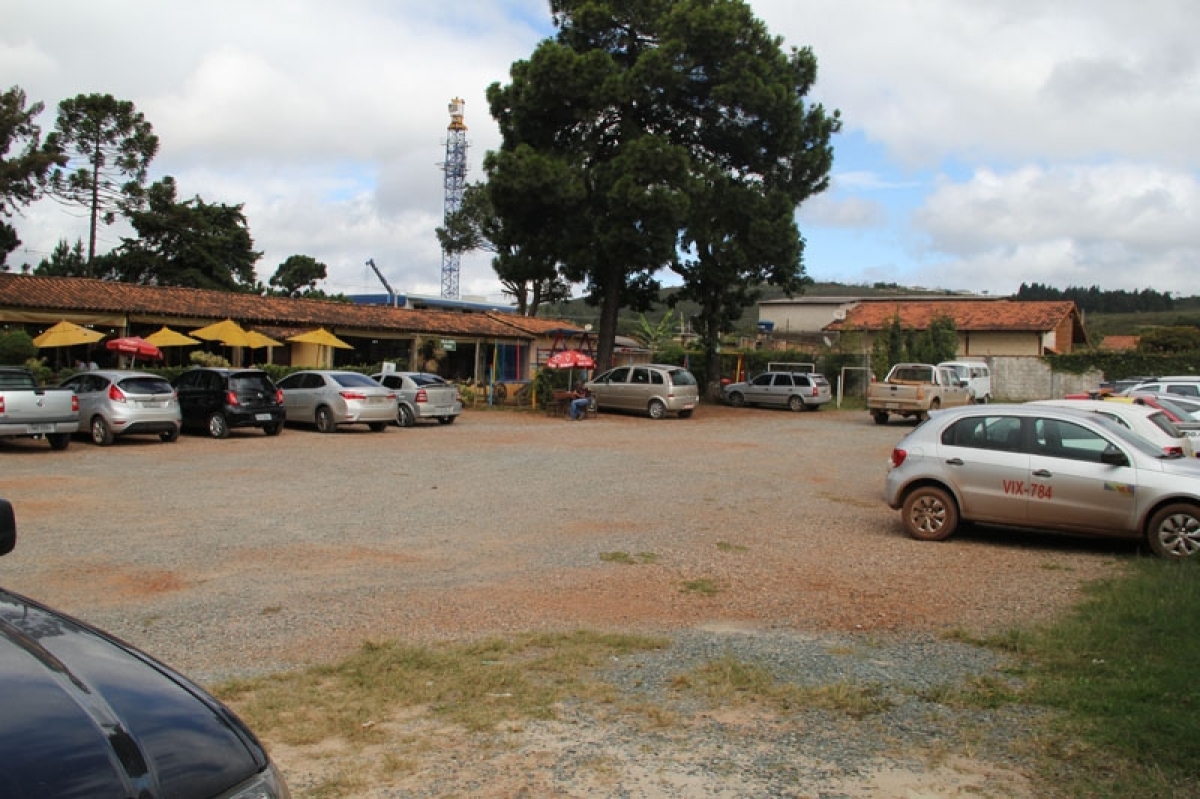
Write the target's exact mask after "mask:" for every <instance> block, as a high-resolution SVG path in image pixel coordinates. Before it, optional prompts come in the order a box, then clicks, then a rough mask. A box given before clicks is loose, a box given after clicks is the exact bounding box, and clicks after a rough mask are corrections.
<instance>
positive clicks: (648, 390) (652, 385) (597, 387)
mask: <svg viewBox="0 0 1200 799" xmlns="http://www.w3.org/2000/svg"><path fill="white" fill-rule="evenodd" d="M586 385H587V389H588V391H590V392H591V394H592V396H593V397H595V398H596V407H597V408H598V409H600V410H602V411H603V410H613V411H635V412H637V413H644V414H646V415H647V416H649V417H650V418H651V419H661V418H663V417H664V416H666V415H667V414H668V413H675V414H678V415H679V418H680V419H686V418H688V417H689V416H691V415H692V413H693V412H694V411H695V410H696V405H697V404H698V403H699V402H700V387H699V386H698V385H697V384H696V378H695V377H693V376H692V373H691V372H689V371H688V370H687V369H684V368H683V367H682V366H668V365H664V364H654V363H651V364H639V365H636V366H618V367H617V368H615V369H609V370H608V371H607V372H604V373H602V374H599V375H596V376H595V377H593V378H592V379H591V380H589V381H588V382H587V384H586Z"/></svg>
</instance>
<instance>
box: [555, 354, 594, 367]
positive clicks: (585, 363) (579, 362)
mask: <svg viewBox="0 0 1200 799" xmlns="http://www.w3.org/2000/svg"><path fill="white" fill-rule="evenodd" d="M595 365H596V362H595V361H594V360H592V356H590V355H588V354H587V353H586V352H580V351H579V350H563V351H562V352H556V353H554V354H553V355H551V356H550V357H549V358H548V359H547V360H546V366H548V367H550V368H551V369H591V368H592V367H594V366H595Z"/></svg>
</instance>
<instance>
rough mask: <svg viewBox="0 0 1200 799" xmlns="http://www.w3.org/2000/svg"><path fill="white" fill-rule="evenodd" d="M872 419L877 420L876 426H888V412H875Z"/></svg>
mask: <svg viewBox="0 0 1200 799" xmlns="http://www.w3.org/2000/svg"><path fill="white" fill-rule="evenodd" d="M871 418H872V419H874V420H875V424H887V418H888V415H887V411H875V413H873V414H871Z"/></svg>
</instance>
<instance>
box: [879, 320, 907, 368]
mask: <svg viewBox="0 0 1200 799" xmlns="http://www.w3.org/2000/svg"><path fill="white" fill-rule="evenodd" d="M908 360H911V359H910V358H909V355H908V346H907V335H906V332H905V330H904V329H903V328H902V327H901V326H900V317H899V316H898V315H897V316H893V317H892V321H891V322H890V323H888V326H887V327H885V328H883V329H882V330H880V331H879V334H878V335H876V336H875V340H874V341H872V342H871V372H872V373H873V374H874V375H875V377H876V378H877V379H879V380H882V379H883V378H884V376H885V375H887V373H888V370H889V369H891V368H892V364H894V363H902V362H904V361H908Z"/></svg>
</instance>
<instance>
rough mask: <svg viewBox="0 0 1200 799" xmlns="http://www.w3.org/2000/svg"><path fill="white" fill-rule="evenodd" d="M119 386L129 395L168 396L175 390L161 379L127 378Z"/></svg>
mask: <svg viewBox="0 0 1200 799" xmlns="http://www.w3.org/2000/svg"><path fill="white" fill-rule="evenodd" d="M119 385H120V386H121V390H122V391H126V392H128V393H130V394H170V393H171V392H172V391H174V390H175V389H173V388H171V384H170V383H168V382H167V381H166V380H164V379H162V378H161V377H127V378H125V379H124V380H122V381H121V382H120V384H119Z"/></svg>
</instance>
